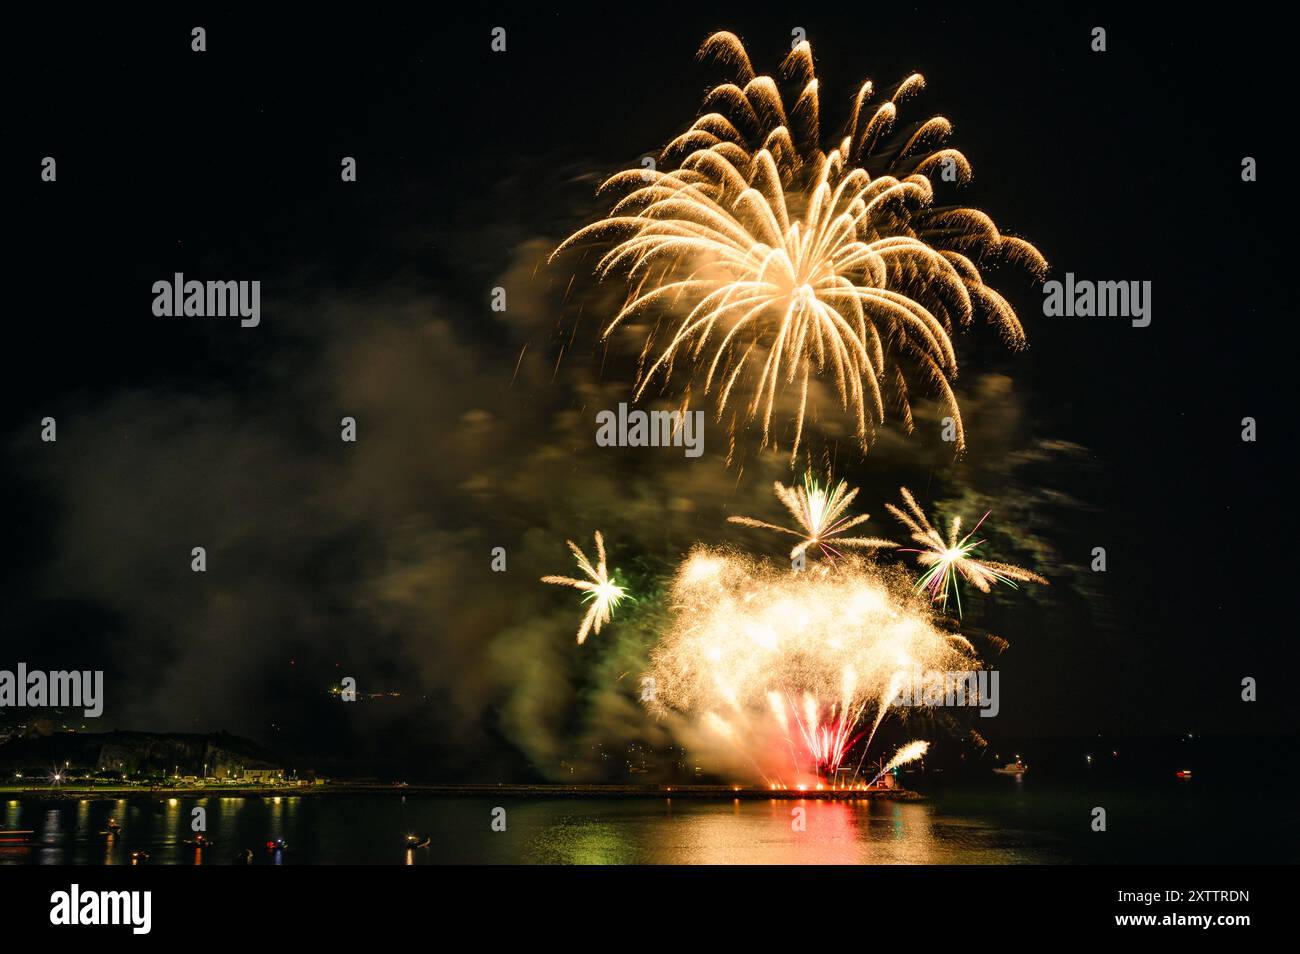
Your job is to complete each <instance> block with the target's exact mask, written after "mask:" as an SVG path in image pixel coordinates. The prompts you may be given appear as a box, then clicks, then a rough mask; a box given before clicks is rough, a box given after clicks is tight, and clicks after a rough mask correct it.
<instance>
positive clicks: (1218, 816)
mask: <svg viewBox="0 0 1300 954" xmlns="http://www.w3.org/2000/svg"><path fill="white" fill-rule="evenodd" d="M196 807H201V808H203V809H204V810H205V812H206V822H207V835H208V837H209V838H210V839H211V840H212V841H213V843H214V844H213V847H211V848H207V849H203V850H196V849H194V848H192V847H186V846H185V845H184V844H183V842H184V841H185V840H186V839H188V838H191V837H192V833H191V829H190V825H191V819H192V817H193V810H194V809H195V808H196ZM498 808H502V809H504V810H505V813H504V820H505V830H504V831H494V830H493V824H492V823H493V818H494V816H495V817H500V813H496V812H494V810H495V809H498ZM1096 808H1103V809H1105V812H1106V815H1105V819H1106V830H1105V831H1094V830H1093V819H1094V809H1096ZM800 810H802V811H801V812H800ZM110 818H112V819H114V820H115V821H116V823H117V824H119V825H121V826H122V832H121V833H120V834H118V835H114V836H108V835H105V834H103V832H104V831H105V829H106V828H107V827H108V825H109V819H110ZM1298 818H1300V812H1298V811H1297V810H1296V807H1295V801H1294V799H1293V798H1289V797H1287V796H1286V793H1283V792H1269V791H1264V792H1260V791H1253V790H1250V789H1247V788H1244V787H1243V788H1240V789H1238V790H1237V791H1232V790H1228V789H1225V788H1223V787H1221V786H1214V785H1210V784H1198V783H1196V782H1171V783H1169V784H1168V785H1148V786H1134V785H1128V786H1112V787H1110V788H1106V787H1103V786H1095V785H1093V786H1068V785H1060V784H1056V785H1036V784H1035V783H1034V782H1033V781H1031V780H1029V779H1028V778H1021V779H1015V778H998V779H996V780H994V782H993V783H980V784H973V785H962V786H959V787H954V788H950V789H940V790H937V791H932V792H930V793H928V795H927V798H926V799H925V800H924V801H919V802H901V801H853V802H838V801H821V800H816V799H809V800H803V801H787V800H752V801H751V800H731V799H726V798H721V799H699V798H680V797H679V798H644V799H643V798H589V799H588V798H582V799H579V798H555V799H550V798H527V799H524V798H519V797H508V796H503V797H500V798H481V797H462V796H429V795H405V796H404V795H400V794H396V793H395V794H392V795H387V794H374V795H359V796H352V795H338V796H331V795H308V796H299V797H291V796H283V797H278V798H272V797H239V798H228V797H215V796H213V797H207V798H201V797H199V798H176V799H169V798H144V799H140V798H137V799H131V800H108V801H96V800H83V801H73V800H66V801H65V800H53V799H42V798H32V797H29V796H24V797H23V798H21V799H7V800H3V801H0V829H9V830H13V829H31V830H32V831H33V832H34V835H33V836H32V838H31V840H30V843H29V844H27V845H23V846H14V845H0V864H17V865H22V864H38V865H49V864H80V865H105V864H131V863H133V862H132V853H133V852H145V853H147V854H148V856H149V857H148V859H147V861H144V862H143V863H147V864H151V865H158V864H164V865H166V864H172V865H177V864H179V865H193V864H244V863H246V862H245V861H244V860H242V859H241V858H240V857H239V856H240V854H241V852H243V850H244V849H251V850H252V852H253V859H252V862H251V863H253V864H259V865H263V864H285V865H294V864H367V865H403V864H476V863H484V864H1008V863H1010V864H1020V863H1120V864H1123V863H1175V864H1177V863H1197V862H1201V863H1206V862H1212V863H1226V862H1246V863H1257V862H1291V863H1293V862H1296V861H1297V860H1300V820H1298ZM408 834H415V835H418V836H419V837H420V838H424V837H428V838H429V846H428V847H427V848H419V849H415V850H408V849H407V848H406V847H405V843H406V836H407V835H408ZM276 839H284V841H285V842H286V847H285V848H284V849H283V850H273V849H268V847H267V842H268V841H274V840H276Z"/></svg>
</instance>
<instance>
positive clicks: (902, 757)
mask: <svg viewBox="0 0 1300 954" xmlns="http://www.w3.org/2000/svg"><path fill="white" fill-rule="evenodd" d="M929 750H930V743H929V742H925V741H922V740H920V739H918V740H916V741H915V742H909V743H907V745H904V746H903V747H902V748H900V749H899V750H898V751H897V752H895V753H894V757H893V758H892V759H890V760H889V761H888V762H886V763H885V765H884V767H883V768H882V769H881V770H880V771H879V772H877V773H876V777H875V778H873V779H872V780H871V782H870V783H869V785H875V784H876V781H877V780H878V779H879V778H880V777H881V776H883V775H884V774H885V773H886V772H889V771H892V770H893V769H896V768H898V766H900V765H906V764H907V763H908V762H915V761H916V760H917V759H919V758H920V757H921V756H923V755H925V753H926V752H928V751H929Z"/></svg>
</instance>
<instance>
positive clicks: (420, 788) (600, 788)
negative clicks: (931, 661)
mask: <svg viewBox="0 0 1300 954" xmlns="http://www.w3.org/2000/svg"><path fill="white" fill-rule="evenodd" d="M330 795H430V796H451V797H454V796H470V797H473V796H486V795H507V796H510V797H514V798H669V799H671V798H699V799H732V800H734V799H746V800H753V799H768V800H771V799H779V800H800V799H820V800H832V801H858V800H877V799H883V800H886V801H918V800H921V799H922V798H924V796H922V795H920V794H919V793H917V792H913V791H910V790H908V789H903V788H894V789H883V788H882V789H866V790H864V789H856V790H855V789H848V790H845V789H820V790H819V789H808V790H806V791H801V790H799V789H773V788H760V787H755V786H743V785H740V786H737V785H599V784H591V785H548V784H525V785H519V784H504V783H498V784H487V783H483V784H452V785H448V784H441V785H407V784H387V785H384V784H377V783H364V782H330V783H327V784H324V785H258V786H243V785H206V786H204V785H180V786H167V787H160V788H139V787H136V786H122V787H109V786H95V787H93V788H75V787H67V786H65V787H62V788H57V789H55V788H16V787H8V786H7V787H0V800H6V799H7V800H13V799H28V800H44V801H119V800H127V801H135V800H148V799H169V798H294V797H310V798H315V797H328V796H330Z"/></svg>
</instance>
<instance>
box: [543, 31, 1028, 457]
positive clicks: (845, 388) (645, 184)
mask: <svg viewBox="0 0 1300 954" xmlns="http://www.w3.org/2000/svg"><path fill="white" fill-rule="evenodd" d="M700 56H701V57H702V58H706V59H712V60H717V61H720V62H721V63H723V64H724V65H727V66H729V67H730V68H731V69H732V70H733V71H734V74H735V75H734V82H725V83H722V84H720V85H718V86H716V87H714V88H713V89H712V90H711V91H710V92H709V93H708V94H707V95H706V97H705V100H704V107H703V109H704V112H703V114H702V115H701V116H700V117H699V118H698V119H697V120H696V121H695V122H694V124H692V126H691V127H690V128H689V129H688V130H687V131H686V132H685V133H683V134H682V135H680V136H678V137H677V138H676V139H674V140H673V141H672V142H670V143H669V144H668V146H667V147H666V148H665V149H664V152H663V155H662V156H661V160H660V167H659V168H656V169H635V170H629V171H625V172H621V173H619V174H617V175H615V176H613V177H611V178H610V179H609V180H607V181H606V182H605V183H604V185H603V186H602V187H601V192H602V193H614V194H618V195H621V198H619V199H618V201H617V202H616V204H615V205H614V207H613V209H612V210H611V211H610V213H609V215H608V216H607V217H606V218H604V219H602V220H600V221H598V222H595V223H593V224H591V225H588V226H586V227H585V228H582V229H580V230H579V231H577V232H576V233H575V234H573V235H572V236H570V237H569V238H568V239H567V240H566V241H565V242H564V243H562V244H561V245H560V246H559V248H557V249H556V251H555V253H554V254H553V255H552V258H553V259H554V257H555V255H559V254H560V253H561V252H563V251H565V250H567V249H570V248H574V247H578V246H583V245H586V244H588V243H594V242H600V243H610V242H612V243H613V247H612V248H611V249H610V250H609V251H608V252H606V253H605V254H604V255H603V256H602V257H601V258H600V259H599V261H598V263H597V264H596V271H597V272H598V273H599V274H601V275H602V276H605V275H609V274H611V273H615V272H621V273H625V274H626V277H627V281H628V287H629V292H628V297H627V301H626V303H625V304H624V305H623V307H622V309H621V310H620V311H619V312H618V313H617V314H616V315H615V316H614V317H613V318H612V319H611V320H610V321H609V322H608V324H607V325H606V327H605V329H604V336H605V337H606V338H608V337H609V336H610V335H612V334H613V333H614V332H615V331H616V330H618V329H620V328H622V327H625V326H632V325H634V324H635V325H636V327H637V328H638V329H640V328H641V327H642V326H643V325H644V327H645V328H646V329H647V330H646V336H645V340H644V342H643V351H642V355H643V358H644V359H645V360H644V362H643V367H642V371H641V373H640V374H639V376H638V379H637V382H636V386H635V394H636V396H637V397H638V398H639V397H640V396H641V395H642V394H643V393H645V391H646V389H647V388H648V387H650V385H651V384H652V383H653V382H654V381H656V380H660V379H662V381H663V383H664V384H665V386H667V384H668V383H669V381H670V380H671V379H672V378H673V374H674V370H675V368H676V366H678V365H682V364H684V365H687V366H688V367H689V372H688V374H687V375H686V385H685V388H684V389H683V392H682V393H683V402H684V403H685V402H687V401H689V399H690V389H691V387H692V386H698V387H701V388H702V389H703V391H704V393H705V394H712V395H713V396H714V405H715V408H716V414H717V417H718V419H719V420H721V419H722V418H723V417H724V415H725V414H726V413H727V411H728V409H729V408H731V409H732V413H731V415H730V418H729V424H730V426H731V428H732V431H733V434H735V433H736V431H737V430H740V429H743V428H744V427H745V426H747V425H748V424H750V423H751V422H754V421H757V422H758V423H759V424H760V426H761V435H762V436H761V443H762V444H763V445H765V446H776V445H777V444H778V440H777V434H776V432H775V431H774V425H773V416H774V410H775V409H776V407H777V404H778V399H779V398H780V397H781V396H783V395H784V394H785V393H786V392H787V391H789V392H790V395H791V396H792V398H793V401H794V403H795V404H796V410H795V412H794V417H793V435H792V437H791V440H790V447H791V460H792V461H793V460H794V456H795V454H797V452H798V449H799V446H800V443H801V441H802V439H803V432H804V423H805V419H806V417H807V415H808V413H809V405H810V402H812V401H813V400H814V390H815V383H816V382H818V381H820V380H822V379H829V381H830V382H831V383H832V384H833V387H834V389H835V391H836V393H837V395H838V404H839V407H840V409H841V411H842V412H843V413H845V414H847V415H848V416H849V417H850V418H851V420H852V425H853V430H854V433H855V434H856V437H857V439H858V441H859V442H860V443H861V445H862V446H863V447H864V448H865V447H867V446H869V445H870V444H871V442H872V440H873V437H874V434H875V427H876V425H877V424H879V423H882V422H883V421H884V420H885V412H886V406H887V404H892V405H893V406H894V407H895V408H897V410H898V413H899V416H900V419H901V421H902V423H903V426H904V427H905V428H906V429H908V430H910V429H911V428H912V409H911V408H912V406H911V399H910V397H909V394H910V391H909V385H908V378H909V377H916V378H919V379H920V380H921V381H922V383H923V384H924V385H925V386H927V387H929V388H930V389H931V390H933V391H934V392H936V393H937V394H938V395H939V397H940V398H941V400H942V401H943V403H944V404H945V405H946V407H947V414H948V415H949V416H951V417H952V419H953V421H954V424H955V427H956V435H955V436H956V449H957V451H958V452H959V453H960V452H961V450H962V449H963V448H964V446H965V437H964V433H963V430H962V426H961V415H960V412H959V409H958V407H957V400H956V397H955V395H954V393H953V390H952V387H951V382H952V380H953V379H954V378H955V377H956V375H957V356H956V352H955V350H954V347H953V342H952V335H953V333H954V331H955V330H956V329H957V328H958V327H960V326H965V325H969V324H970V323H971V322H972V320H973V317H974V316H975V315H976V314H977V313H980V314H983V315H985V316H987V318H988V319H989V320H990V321H991V322H992V323H993V324H994V325H995V326H996V327H997V328H998V330H999V331H1000V333H1001V335H1002V337H1003V338H1004V340H1005V341H1006V342H1007V343H1008V344H1009V345H1010V346H1011V347H1013V348H1019V347H1021V346H1022V345H1023V344H1024V341H1025V336H1024V332H1023V329H1022V327H1021V324H1020V321H1019V320H1018V319H1017V317H1016V314H1015V311H1014V309H1013V308H1012V307H1011V305H1010V304H1008V302H1007V301H1006V300H1005V299H1004V298H1003V297H1002V296H1001V295H999V294H998V293H997V292H996V291H994V290H993V289H992V288H990V287H989V286H988V285H987V284H985V282H984V280H983V273H982V271H981V267H984V266H987V264H989V263H992V262H995V261H998V260H1002V261H1007V262H1011V263H1015V264H1020V265H1024V266H1027V267H1028V268H1029V269H1030V270H1031V271H1033V272H1034V273H1035V274H1038V275H1040V276H1041V274H1042V273H1043V272H1044V271H1045V269H1046V262H1045V261H1044V259H1043V257H1042V256H1041V255H1040V254H1039V252H1038V251H1037V250H1036V249H1035V248H1034V247H1033V246H1032V245H1030V244H1029V243H1028V242H1025V241H1023V240H1021V239H1018V238H1014V237H1012V236H1008V235H1004V234H1002V233H1001V232H1000V231H999V230H998V229H997V227H996V226H995V225H994V224H993V221H992V220H991V219H990V218H989V217H988V216H987V215H986V214H985V213H983V212H981V211H979V210H978V209H972V208H960V207H950V206H942V205H937V204H936V199H935V189H934V180H935V178H936V176H938V177H939V178H940V179H941V180H952V181H954V182H957V183H962V182H965V181H967V180H968V179H969V178H970V175H971V167H970V163H969V162H968V161H967V160H966V158H965V156H963V155H962V154H961V152H959V151H958V150H956V149H953V148H951V147H948V146H946V145H945V142H946V141H947V139H948V137H949V135H950V134H951V132H952V124H951V123H950V122H949V121H948V120H947V119H945V118H943V117H942V116H935V117H932V118H930V119H929V120H927V121H925V122H923V123H921V124H919V125H917V126H915V127H904V125H903V124H902V123H901V121H900V119H899V107H900V106H901V105H902V104H903V102H904V101H905V100H907V99H908V98H910V97H912V96H913V95H915V94H916V93H917V92H919V91H920V90H921V89H922V88H923V87H924V85H925V81H924V79H923V78H922V77H921V76H920V75H919V74H913V75H911V76H909V77H907V79H905V80H904V81H903V82H902V83H900V84H899V85H898V86H897V87H896V88H895V89H894V91H893V92H892V94H890V95H889V96H887V97H886V98H884V99H883V100H882V101H879V102H875V103H874V104H873V96H874V92H875V91H874V88H873V86H872V84H871V83H870V82H867V83H864V84H863V86H862V87H861V88H860V89H859V90H858V93H857V95H856V97H855V98H854V100H853V107H852V110H851V112H850V115H849V117H848V121H847V123H846V126H845V129H844V131H843V133H842V135H840V136H839V137H837V138H835V139H834V140H833V141H832V142H831V143H830V145H829V147H828V148H826V149H823V146H822V134H821V115H820V105H819V104H820V96H821V93H820V86H819V83H818V80H817V78H816V76H815V73H814V70H813V58H812V50H811V47H810V46H809V44H808V43H807V42H806V41H804V42H801V43H799V44H798V45H797V46H796V47H795V48H794V49H793V50H792V52H791V53H790V54H789V56H788V57H787V58H786V60H785V62H784V63H783V64H782V68H781V71H780V73H781V80H782V82H784V84H785V85H786V86H787V87H793V88H794V89H795V90H796V91H797V92H796V93H795V97H796V98H795V100H794V103H793V105H792V106H789V107H788V108H787V105H786V100H785V99H783V97H782V92H781V84H779V83H778V81H777V79H775V78H773V77H771V76H760V75H755V73H754V70H753V67H752V66H751V65H750V61H749V56H748V54H747V53H746V51H745V48H744V46H743V44H742V43H741V42H740V40H739V39H738V38H737V37H736V36H735V35H733V34H731V33H726V32H722V33H716V34H714V35H713V36H711V37H709V38H708V39H707V40H706V41H705V43H704V45H703V46H702V47H701V49H700ZM665 170H666V171H665ZM643 319H645V321H644V322H643Z"/></svg>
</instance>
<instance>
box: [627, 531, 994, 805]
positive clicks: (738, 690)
mask: <svg viewBox="0 0 1300 954" xmlns="http://www.w3.org/2000/svg"><path fill="white" fill-rule="evenodd" d="M670 602H671V605H672V608H673V619H672V625H671V627H670V629H669V631H668V632H666V633H665V634H664V635H663V637H662V639H661V640H660V641H659V643H658V644H657V645H656V646H655V647H654V649H653V650H652V655H651V659H652V665H651V670H650V672H651V675H652V676H653V679H654V685H655V687H656V699H655V706H656V707H658V708H659V709H660V710H676V711H682V712H688V713H693V714H695V715H697V716H698V717H699V719H700V720H701V721H702V723H703V724H705V725H707V726H709V727H710V728H711V729H712V730H713V731H714V732H715V733H716V734H717V735H718V736H719V737H720V738H723V739H726V740H727V742H728V744H729V745H730V746H732V747H733V748H734V750H735V751H737V752H739V753H740V754H741V755H743V757H744V758H745V759H746V760H748V762H749V764H751V765H752V766H754V767H757V769H758V770H759V771H760V772H762V773H763V775H764V777H765V778H767V779H770V780H779V781H780V783H781V784H790V783H792V781H794V780H803V781H805V782H806V781H808V780H814V781H816V780H833V779H835V778H836V777H837V774H838V773H839V771H840V769H841V768H842V766H843V763H844V759H845V756H846V755H847V754H848V752H849V750H850V749H851V748H852V747H853V745H854V744H855V743H856V742H858V741H859V737H860V736H863V735H865V737H863V738H861V742H862V744H863V746H864V747H866V746H869V744H870V737H871V735H872V734H874V731H875V728H876V727H877V726H879V724H880V722H881V720H882V719H883V718H884V715H885V712H886V710H887V709H888V707H889V705H890V702H891V700H892V699H893V698H894V696H895V695H896V694H897V690H898V688H899V686H900V684H901V682H902V681H903V680H904V679H910V678H911V677H912V676H913V674H914V673H916V672H922V671H942V670H960V669H970V668H972V667H973V666H975V665H976V664H977V662H976V660H975V659H974V657H973V656H972V654H971V653H970V650H969V644H967V643H966V642H965V640H963V639H961V638H960V637H954V636H952V635H951V634H949V633H946V632H943V631H942V630H940V629H939V628H937V627H936V626H935V625H934V621H933V619H932V617H931V615H930V612H929V610H928V608H927V606H926V604H925V602H924V601H918V600H916V599H915V598H914V597H913V596H912V595H911V593H910V591H909V588H908V586H907V584H906V582H905V581H902V580H900V579H899V577H898V576H896V575H894V574H891V573H889V572H888V571H886V570H885V569H883V568H881V567H878V566H875V565H872V564H870V563H867V562H866V561H863V560H861V559H859V558H848V559H846V560H844V561H841V562H840V563H839V564H838V565H837V566H836V567H835V568H834V569H833V570H831V569H830V568H824V569H823V571H821V572H805V573H795V572H791V571H790V570H788V569H784V568H782V569H776V568H773V567H771V566H768V565H765V564H763V563H760V562H757V561H754V560H751V559H748V558H746V557H743V556H740V555H737V554H735V553H732V552H728V551H724V550H716V549H710V548H707V547H700V548H698V549H696V550H695V551H694V552H692V553H691V554H690V556H689V557H688V558H687V559H686V561H685V562H684V563H683V564H682V566H681V568H680V570H679V572H678V574H677V577H676V579H675V580H674V583H673V587H672V591H671V594H670ZM864 726H865V727H866V728H864Z"/></svg>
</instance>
